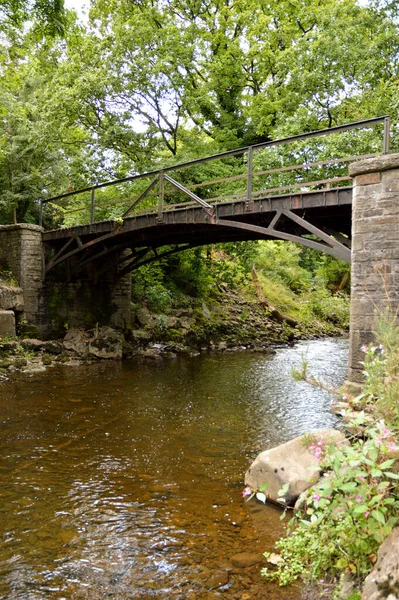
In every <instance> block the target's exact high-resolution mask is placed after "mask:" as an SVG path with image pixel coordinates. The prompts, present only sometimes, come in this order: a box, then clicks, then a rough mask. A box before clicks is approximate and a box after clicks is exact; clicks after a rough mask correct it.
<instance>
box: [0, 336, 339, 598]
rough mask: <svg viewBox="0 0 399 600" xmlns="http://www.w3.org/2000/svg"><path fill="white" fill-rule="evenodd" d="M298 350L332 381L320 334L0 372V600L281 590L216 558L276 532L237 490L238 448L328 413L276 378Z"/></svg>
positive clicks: (331, 361) (244, 454)
mask: <svg viewBox="0 0 399 600" xmlns="http://www.w3.org/2000/svg"><path fill="white" fill-rule="evenodd" d="M304 352H306V353H307V360H308V361H309V364H310V365H311V370H312V373H314V374H315V375H318V376H320V375H322V376H330V377H331V380H332V382H333V383H335V384H339V383H340V382H342V381H343V379H344V377H345V374H346V361H347V342H346V341H343V340H322V341H316V342H310V343H301V344H298V345H296V346H295V347H292V348H284V349H279V350H278V352H277V354H276V355H275V356H274V357H272V358H270V357H266V356H264V355H258V354H251V353H247V352H245V353H236V354H230V353H229V354H224V355H219V356H216V355H213V356H201V357H197V358H192V359H178V360H174V361H168V362H167V361H165V362H163V363H151V364H148V363H145V362H141V363H131V364H127V363H125V364H123V365H121V364H119V363H113V364H110V363H102V364H98V365H91V366H86V367H76V368H73V369H72V368H62V367H60V368H59V369H56V370H52V371H48V372H47V373H45V374H40V375H34V376H32V377H31V378H27V377H24V378H19V379H16V380H13V381H9V382H5V383H3V384H2V391H3V394H2V396H1V399H0V406H1V414H2V423H1V432H2V435H1V448H0V451H1V457H2V458H1V462H0V469H1V476H2V486H1V489H0V531H1V533H2V540H3V544H2V548H1V550H0V595H1V596H0V597H1V598H7V599H9V600H13V599H14V598H15V599H17V598H18V599H19V598H21V599H24V600H30V599H34V600H36V599H40V600H41V599H44V598H54V599H62V598H65V599H68V600H69V599H76V600H80V599H86V598H87V599H90V600H93V599H94V600H95V599H97V598H98V599H100V598H104V597H114V598H118V599H120V600H125V599H128V598H129V599H130V598H139V599H141V598H143V599H144V598H157V599H163V598H165V599H166V598H171V597H175V598H181V599H183V598H184V599H188V600H198V599H200V598H201V599H207V598H218V597H220V595H221V594H222V593H223V597H224V598H236V597H241V594H242V593H243V590H246V591H247V592H248V593H249V594H250V597H256V598H259V599H262V598H268V599H273V598H286V599H290V598H297V597H298V591H297V590H287V591H285V592H284V595H283V594H282V592H281V590H276V589H275V588H273V586H271V585H270V584H268V585H265V584H264V583H263V582H262V580H261V577H260V575H259V566H255V567H249V568H247V569H232V568H231V563H229V559H230V557H231V556H233V555H234V554H237V553H240V552H244V551H251V552H259V553H260V552H263V551H264V550H265V549H266V548H267V547H268V546H269V547H271V546H272V544H273V540H275V539H276V538H277V537H278V536H279V534H280V532H281V527H282V526H281V524H280V522H279V519H278V516H279V515H278V513H276V511H275V509H273V508H269V509H266V510H264V509H260V507H258V506H257V505H252V506H251V505H250V504H243V502H242V499H241V489H242V479H243V474H244V472H245V470H246V468H247V466H248V464H249V463H250V461H251V460H252V458H253V456H254V453H256V452H257V451H258V450H263V449H265V448H267V447H270V446H273V445H275V444H278V443H281V442H284V441H286V440H288V439H290V438H292V437H294V436H295V435H299V434H300V433H302V432H304V431H307V430H309V429H317V428H320V427H326V426H332V425H333V424H334V423H335V417H333V416H332V415H330V414H329V413H328V408H329V404H330V401H331V398H330V396H329V395H328V394H327V393H326V392H324V391H322V390H319V389H313V388H310V387H309V386H308V385H306V384H303V383H301V382H295V381H293V380H292V377H291V375H290V371H291V367H292V366H293V365H295V364H298V363H299V362H300V360H301V357H302V355H303V353H304ZM255 525H256V527H255ZM219 571H223V572H227V573H228V577H227V578H228V582H227V583H226V585H225V586H224V587H223V588H221V589H218V588H212V585H210V583H209V582H210V581H211V576H212V575H213V574H214V573H215V572H216V573H217V572H219ZM237 594H238V596H237Z"/></svg>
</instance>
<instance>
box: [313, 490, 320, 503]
mask: <svg viewBox="0 0 399 600" xmlns="http://www.w3.org/2000/svg"><path fill="white" fill-rule="evenodd" d="M312 498H313V502H318V501H319V500H320V494H316V492H315V493H314V494H313V496H312Z"/></svg>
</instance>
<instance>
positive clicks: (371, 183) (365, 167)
mask: <svg viewBox="0 0 399 600" xmlns="http://www.w3.org/2000/svg"><path fill="white" fill-rule="evenodd" d="M349 174H350V175H351V176H352V177H354V188H353V200H352V284H351V322H350V357H349V379H350V380H351V381H355V382H361V381H362V379H363V365H362V364H361V361H362V360H364V352H362V350H361V347H362V346H363V345H364V344H369V343H370V342H372V341H373V339H374V331H375V323H376V318H377V317H378V315H379V314H384V313H385V311H387V310H390V311H392V312H393V313H397V311H398V306H399V154H391V155H385V156H380V157H378V158H372V159H367V160H363V161H359V162H357V163H353V164H352V165H350V168H349Z"/></svg>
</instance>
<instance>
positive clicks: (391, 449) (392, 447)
mask: <svg viewBox="0 0 399 600" xmlns="http://www.w3.org/2000/svg"><path fill="white" fill-rule="evenodd" d="M388 447H389V449H390V451H391V452H393V451H394V450H396V444H395V442H389V446H388Z"/></svg>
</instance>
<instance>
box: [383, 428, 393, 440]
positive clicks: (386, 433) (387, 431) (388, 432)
mask: <svg viewBox="0 0 399 600" xmlns="http://www.w3.org/2000/svg"><path fill="white" fill-rule="evenodd" d="M382 435H383V436H384V438H387V437H389V436H390V435H391V432H390V431H389V429H387V428H386V427H384V428H383V430H382Z"/></svg>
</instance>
